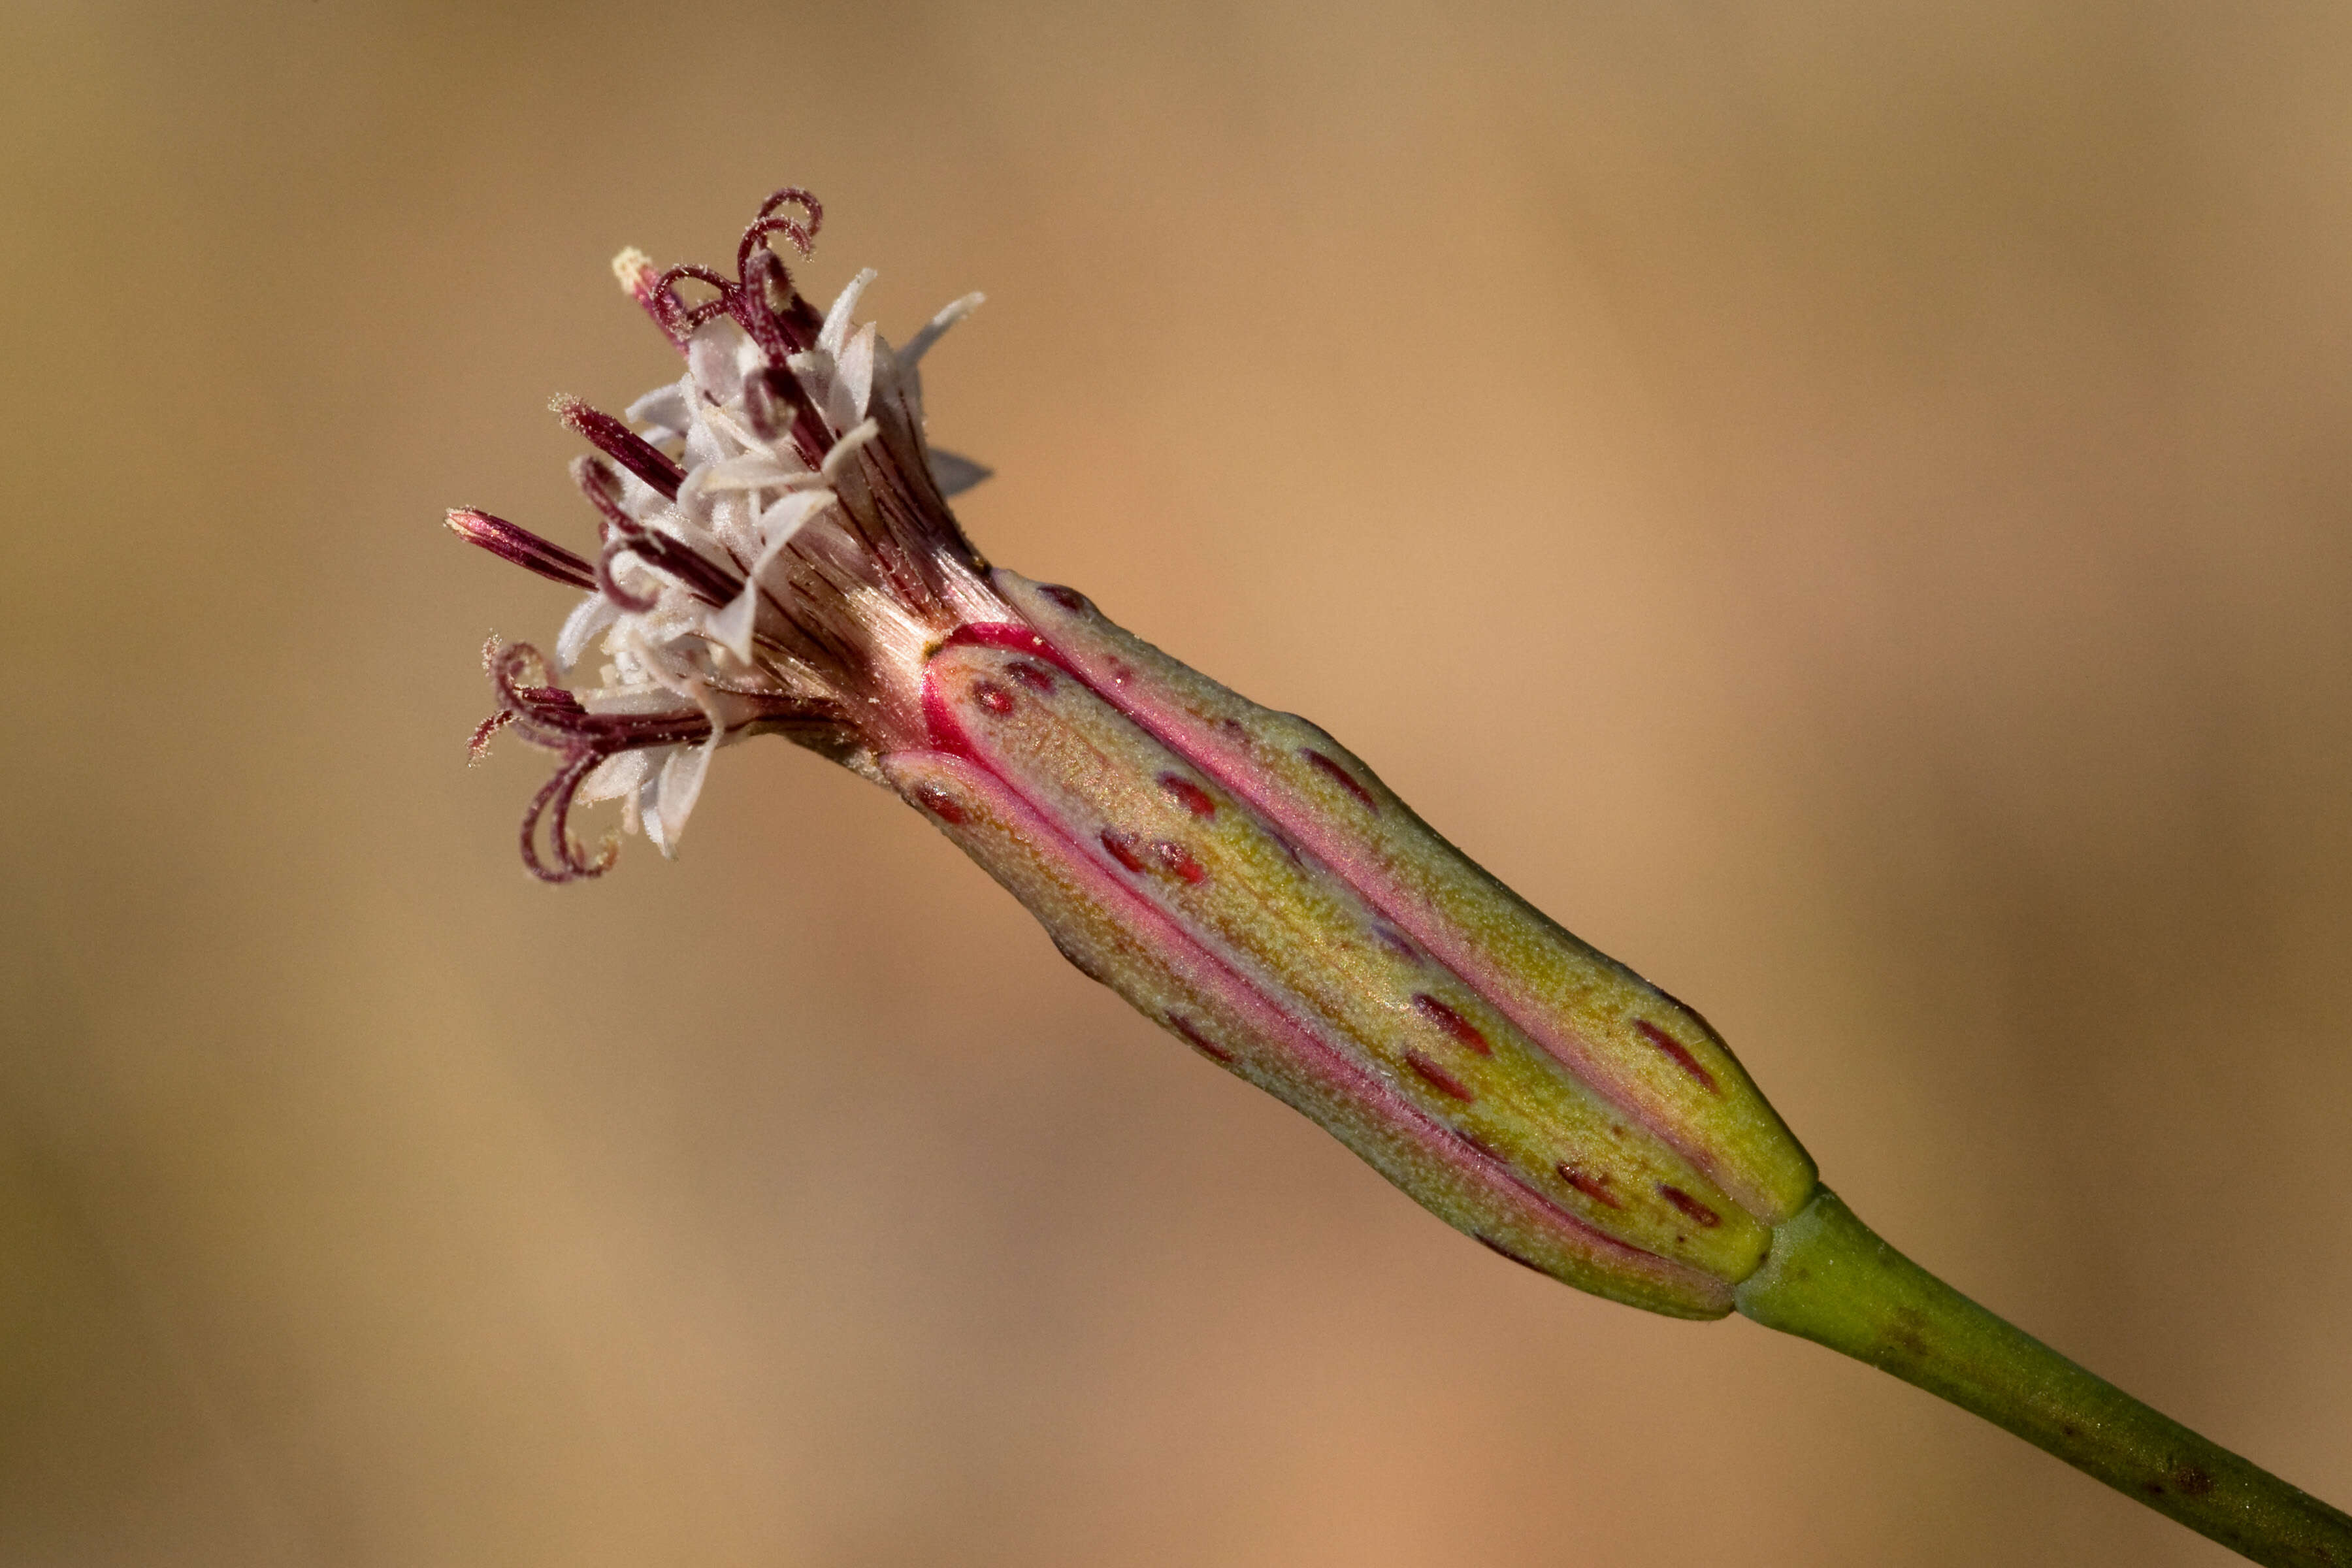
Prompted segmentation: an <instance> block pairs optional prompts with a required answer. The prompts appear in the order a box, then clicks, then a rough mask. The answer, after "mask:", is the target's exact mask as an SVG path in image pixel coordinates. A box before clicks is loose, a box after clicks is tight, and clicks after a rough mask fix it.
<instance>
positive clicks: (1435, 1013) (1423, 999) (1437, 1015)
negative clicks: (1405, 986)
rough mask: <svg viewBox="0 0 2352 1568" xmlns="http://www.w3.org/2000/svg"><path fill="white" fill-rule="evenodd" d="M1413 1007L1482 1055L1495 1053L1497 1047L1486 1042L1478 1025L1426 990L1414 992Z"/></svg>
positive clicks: (1488, 1055)
mask: <svg viewBox="0 0 2352 1568" xmlns="http://www.w3.org/2000/svg"><path fill="white" fill-rule="evenodd" d="M1412 1007H1413V1011H1414V1012H1416V1013H1419V1014H1420V1015H1421V1016H1423V1017H1424V1018H1426V1019H1428V1020H1429V1021H1430V1022H1431V1023H1433V1024H1434V1025H1436V1026H1438V1027H1439V1028H1441V1029H1443V1030H1444V1031H1445V1032H1446V1033H1447V1034H1449V1035H1451V1036H1453V1037H1454V1038H1455V1039H1457V1040H1459V1041H1461V1042H1462V1043H1463V1044H1464V1045H1465V1046H1467V1047H1470V1048H1471V1049H1472V1050H1474V1051H1475V1052H1477V1053H1478V1054H1479V1055H1480V1056H1482V1057H1491V1056H1493V1055H1494V1054H1495V1047H1492V1046H1490V1045H1488V1044H1487V1043H1486V1036H1485V1035H1483V1034H1481V1033H1480V1032H1479V1029H1478V1026H1477V1025H1475V1024H1474V1023H1472V1022H1471V1021H1470V1020H1469V1019H1467V1018H1465V1017H1464V1016H1462V1015H1461V1014H1459V1013H1457V1012H1455V1011H1454V1009H1453V1008H1451V1007H1449V1006H1447V1005H1445V1004H1444V1003H1443V1002H1440V1001H1439V1000H1438V999H1437V998H1436V997H1434V996H1432V995H1431V994H1429V993H1427V992H1426V991H1417V992H1415V993H1413V998H1412Z"/></svg>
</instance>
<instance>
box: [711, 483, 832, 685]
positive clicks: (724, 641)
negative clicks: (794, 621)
mask: <svg viewBox="0 0 2352 1568" xmlns="http://www.w3.org/2000/svg"><path fill="white" fill-rule="evenodd" d="M833 500H834V496H833V492H832V491H831V490H795V491H793V493H792V494H791V495H788V496H786V497H785V498H784V499H783V500H780V501H778V502H777V503H776V504H775V505H773V506H772V507H770V508H769V509H768V510H766V511H763V512H761V514H760V536H761V538H762V539H764V540H766V541H767V543H766V544H765V545H764V546H762V547H761V551H760V553H759V556H758V558H757V559H755V560H754V561H753V562H752V563H751V575H750V576H749V577H748V578H747V579H746V580H745V581H744V584H743V591H742V592H741V593H740V594H738V595H735V596H734V597H733V598H732V599H730V600H728V601H727V603H726V604H725V605H721V606H720V607H719V608H718V609H715V610H713V611H711V612H710V613H709V615H708V616H704V617H703V620H702V635H703V636H704V637H709V639H710V640H711V641H712V642H715V643H717V644H718V645H719V647H723V648H725V649H726V650H727V651H728V652H730V653H731V654H733V655H734V656H735V657H736V658H739V659H740V660H742V661H743V662H744V663H745V664H749V663H751V636H752V634H753V633H754V632H756V631H758V630H759V626H760V579H761V577H762V576H763V575H765V574H766V573H767V570H768V568H769V567H770V566H771V565H772V564H773V563H774V562H775V559H776V557H777V556H779V555H782V553H783V552H784V547H785V546H786V545H788V544H790V543H791V542H793V535H794V534H796V533H798V532H799V531H801V530H802V529H803V528H804V527H806V526H807V525H808V521H809V519H811V518H813V517H814V516H815V515H816V514H817V513H818V512H820V511H822V510H824V509H825V508H826V507H828V506H831V505H832V504H833ZM699 696H701V694H700V693H698V697H699ZM703 710H704V711H705V712H709V711H710V703H709V700H707V698H706V699H704V700H703ZM711 719H712V722H713V723H715V724H718V725H719V727H720V728H721V729H725V728H727V725H726V723H725V721H723V720H721V719H720V718H719V715H718V714H716V713H713V714H712V715H711Z"/></svg>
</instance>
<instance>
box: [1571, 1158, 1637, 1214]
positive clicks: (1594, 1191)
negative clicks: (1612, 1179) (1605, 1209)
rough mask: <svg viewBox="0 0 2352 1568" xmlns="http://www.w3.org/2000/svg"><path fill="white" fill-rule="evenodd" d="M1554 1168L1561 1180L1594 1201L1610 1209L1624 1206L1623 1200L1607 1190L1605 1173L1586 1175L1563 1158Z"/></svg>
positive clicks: (1606, 1175) (1607, 1181) (1607, 1184)
mask: <svg viewBox="0 0 2352 1568" xmlns="http://www.w3.org/2000/svg"><path fill="white" fill-rule="evenodd" d="M1555 1168H1556V1169H1557V1170H1558V1171H1559V1179H1560V1180H1561V1181H1563V1182H1566V1183H1567V1184H1569V1185H1570V1186H1571V1187H1574V1188H1575V1189H1576V1190H1577V1191H1578V1192H1580V1193H1582V1194H1584V1195H1585V1196H1586V1197H1588V1198H1591V1200H1592V1201H1593V1202H1594V1203H1596V1204H1607V1205H1609V1206H1610V1207H1611V1208H1612V1209H1622V1208H1623V1207H1624V1206H1625V1200H1624V1199H1622V1198H1621V1197H1619V1196H1618V1195H1617V1194H1615V1193H1612V1192H1611V1191H1610V1190H1609V1177H1608V1174H1607V1173H1605V1172H1604V1173H1601V1174H1599V1175H1588V1174H1586V1173H1584V1172H1582V1171H1580V1170H1579V1169H1577V1167H1575V1166H1574V1165H1571V1164H1570V1163H1568V1162H1567V1161H1565V1160H1563V1161H1561V1162H1560V1163H1559V1165H1558V1166H1557V1167H1555Z"/></svg>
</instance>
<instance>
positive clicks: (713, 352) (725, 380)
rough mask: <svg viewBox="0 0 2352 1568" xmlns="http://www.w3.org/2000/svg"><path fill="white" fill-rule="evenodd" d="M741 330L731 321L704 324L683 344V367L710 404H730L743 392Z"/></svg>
mask: <svg viewBox="0 0 2352 1568" xmlns="http://www.w3.org/2000/svg"><path fill="white" fill-rule="evenodd" d="M742 343H743V329H742V328H740V327H739V326H737V325H736V324H735V323H734V322H733V321H724V320H721V321H711V322H709V323H708V324H706V325H705V326H704V327H703V328H702V330H701V331H698V332H696V333H695V334H694V337H693V338H692V340H691V341H689V342H688V343H687V345H686V368H687V369H688V371H690V372H692V373H693V375H694V383H695V384H696V385H697V386H698V387H700V388H701V389H702V391H703V393H704V395H706V396H708V397H709V399H710V401H711V402H713V403H732V402H734V401H735V399H736V398H737V397H738V396H739V395H740V394H741V393H742V391H743V359H742V353H741V349H742Z"/></svg>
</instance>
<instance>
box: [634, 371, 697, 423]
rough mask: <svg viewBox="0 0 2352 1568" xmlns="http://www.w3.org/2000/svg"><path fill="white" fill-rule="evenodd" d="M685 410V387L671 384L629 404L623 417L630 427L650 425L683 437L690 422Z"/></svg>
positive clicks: (658, 387)
mask: <svg viewBox="0 0 2352 1568" xmlns="http://www.w3.org/2000/svg"><path fill="white" fill-rule="evenodd" d="M686 408H687V403H686V389H685V386H684V385H683V384H681V383H678V382H672V383H670V384H668V385H667V386H657V387H656V388H654V389H653V390H652V391H651V392H648V393H646V395H644V396H643V397H640V398H638V399H637V400H636V401H635V403H632V404H630V405H629V406H628V408H627V409H626V410H625V417H626V418H627V419H628V421H629V423H630V424H632V425H650V426H655V427H656V429H659V430H664V431H667V432H668V433H670V434H672V435H677V436H683V435H685V434H686V427H687V425H688V422H689V420H690V416H688V413H687V411H686Z"/></svg>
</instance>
